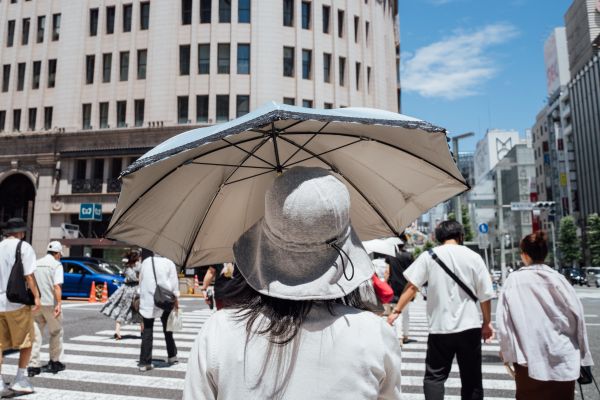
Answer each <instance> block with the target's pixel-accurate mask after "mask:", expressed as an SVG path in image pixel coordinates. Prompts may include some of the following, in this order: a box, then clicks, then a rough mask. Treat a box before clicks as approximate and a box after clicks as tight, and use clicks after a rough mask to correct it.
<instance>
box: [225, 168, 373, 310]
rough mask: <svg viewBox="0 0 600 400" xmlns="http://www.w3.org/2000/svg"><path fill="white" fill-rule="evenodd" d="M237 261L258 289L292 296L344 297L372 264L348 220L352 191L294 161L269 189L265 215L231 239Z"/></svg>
mask: <svg viewBox="0 0 600 400" xmlns="http://www.w3.org/2000/svg"><path fill="white" fill-rule="evenodd" d="M233 252H234V257H235V261H236V264H237V266H238V269H239V271H240V273H241V274H242V275H243V276H244V278H245V279H246V281H247V282H248V284H249V285H250V286H251V287H252V288H254V289H255V290H256V291H258V292H259V293H262V294H265V295H267V296H271V297H277V298H282V299H290V300H319V299H320V300H325V299H335V298H340V297H344V296H346V295H347V294H349V293H351V292H352V291H354V290H355V289H356V288H357V287H358V286H359V285H360V284H361V283H363V282H365V281H367V280H369V279H371V277H372V276H373V273H374V269H373V265H372V264H371V260H370V259H369V256H368V255H367V252H366V251H365V249H364V248H363V246H362V244H361V242H360V239H359V238H358V235H357V234H356V232H355V231H354V229H353V228H352V226H351V225H350V194H349V192H348V189H347V188H346V186H345V185H344V184H343V183H342V182H341V181H339V180H338V179H337V178H336V177H334V176H333V175H331V174H330V173H329V172H328V171H326V170H324V169H322V168H315V167H294V168H291V169H289V170H288V171H286V172H285V173H284V174H282V175H280V176H278V177H277V178H276V179H275V180H274V182H273V184H272V186H271V187H270V188H269V190H267V192H266V194H265V215H264V217H263V218H261V219H260V220H259V221H258V222H257V223H256V224H254V225H253V226H252V227H250V229H248V230H247V231H246V232H244V233H243V234H242V235H241V236H240V237H239V239H238V240H237V241H236V242H235V244H234V245H233Z"/></svg>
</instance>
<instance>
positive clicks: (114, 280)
mask: <svg viewBox="0 0 600 400" xmlns="http://www.w3.org/2000/svg"><path fill="white" fill-rule="evenodd" d="M112 283H113V285H116V286H120V285H121V281H120V280H118V279H113V281H112Z"/></svg>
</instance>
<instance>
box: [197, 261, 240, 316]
mask: <svg viewBox="0 0 600 400" xmlns="http://www.w3.org/2000/svg"><path fill="white" fill-rule="evenodd" d="M234 273H235V267H234V265H233V263H230V262H228V263H224V264H216V265H211V266H210V267H208V270H207V271H206V274H205V275H204V279H203V280H202V287H201V291H202V293H203V294H204V298H206V299H208V298H210V297H211V296H210V295H209V294H208V292H207V290H208V287H209V286H210V285H211V284H212V283H213V281H214V286H213V293H212V299H213V301H214V305H215V306H216V308H217V310H220V309H221V308H223V307H224V306H225V303H224V301H223V298H224V297H225V295H226V293H227V292H228V287H229V285H230V283H231V279H232V277H233V274H234ZM211 308H212V307H211Z"/></svg>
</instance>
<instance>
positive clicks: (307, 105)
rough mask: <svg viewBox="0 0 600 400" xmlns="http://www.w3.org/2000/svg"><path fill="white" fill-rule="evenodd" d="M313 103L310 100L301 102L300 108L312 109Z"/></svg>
mask: <svg viewBox="0 0 600 400" xmlns="http://www.w3.org/2000/svg"><path fill="white" fill-rule="evenodd" d="M312 106H313V101H312V100H302V107H304V108H312Z"/></svg>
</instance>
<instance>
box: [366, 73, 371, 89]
mask: <svg viewBox="0 0 600 400" xmlns="http://www.w3.org/2000/svg"><path fill="white" fill-rule="evenodd" d="M370 89H371V67H367V93H369V90H370Z"/></svg>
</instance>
